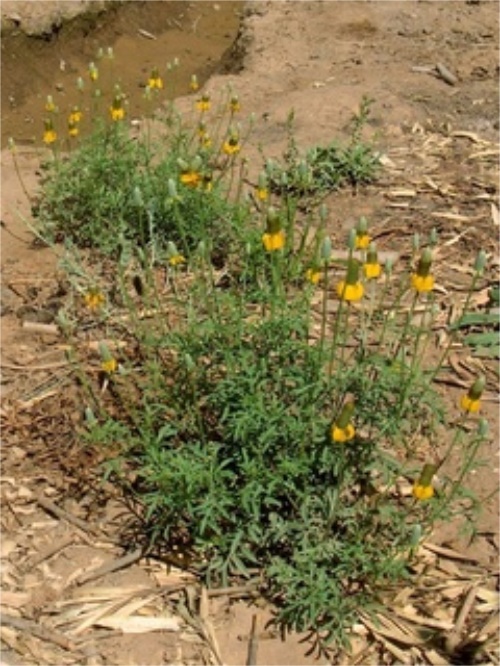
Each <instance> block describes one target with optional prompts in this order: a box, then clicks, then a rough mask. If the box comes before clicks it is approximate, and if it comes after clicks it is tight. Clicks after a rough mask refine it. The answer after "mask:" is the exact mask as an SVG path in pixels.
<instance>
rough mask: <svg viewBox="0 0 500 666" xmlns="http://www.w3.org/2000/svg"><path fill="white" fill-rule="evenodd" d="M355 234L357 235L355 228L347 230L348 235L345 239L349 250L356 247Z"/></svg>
mask: <svg viewBox="0 0 500 666" xmlns="http://www.w3.org/2000/svg"><path fill="white" fill-rule="evenodd" d="M356 236H357V232H356V229H351V231H350V232H349V237H348V239H347V247H348V248H349V249H350V250H355V249H356Z"/></svg>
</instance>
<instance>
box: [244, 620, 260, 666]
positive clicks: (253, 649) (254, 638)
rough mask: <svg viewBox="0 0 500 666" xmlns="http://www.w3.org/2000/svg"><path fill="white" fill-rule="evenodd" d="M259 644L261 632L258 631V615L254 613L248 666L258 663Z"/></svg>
mask: <svg viewBox="0 0 500 666" xmlns="http://www.w3.org/2000/svg"><path fill="white" fill-rule="evenodd" d="M258 646H259V634H258V632H257V615H252V627H251V629H250V637H249V639H248V652H247V661H246V666H255V664H256V663H257V648H258Z"/></svg>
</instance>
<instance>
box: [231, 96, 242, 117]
mask: <svg viewBox="0 0 500 666" xmlns="http://www.w3.org/2000/svg"><path fill="white" fill-rule="evenodd" d="M240 109H241V106H240V101H239V99H238V97H237V95H234V96H233V97H231V100H230V102H229V110H230V111H231V113H237V112H238V111H239V110H240Z"/></svg>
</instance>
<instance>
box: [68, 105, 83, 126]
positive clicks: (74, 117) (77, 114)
mask: <svg viewBox="0 0 500 666" xmlns="http://www.w3.org/2000/svg"><path fill="white" fill-rule="evenodd" d="M82 118H83V113H82V112H81V111H80V109H79V108H78V107H77V106H75V107H74V109H73V111H72V112H71V113H70V114H69V119H68V122H69V123H70V124H76V123H79V122H80V120H81V119H82Z"/></svg>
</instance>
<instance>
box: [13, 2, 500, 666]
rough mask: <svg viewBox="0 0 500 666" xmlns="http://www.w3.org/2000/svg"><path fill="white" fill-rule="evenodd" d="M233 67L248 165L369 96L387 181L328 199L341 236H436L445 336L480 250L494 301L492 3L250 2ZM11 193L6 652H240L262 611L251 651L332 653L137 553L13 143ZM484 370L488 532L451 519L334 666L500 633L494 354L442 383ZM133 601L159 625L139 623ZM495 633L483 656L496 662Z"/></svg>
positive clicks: (41, 660)
mask: <svg viewBox="0 0 500 666" xmlns="http://www.w3.org/2000/svg"><path fill="white" fill-rule="evenodd" d="M5 4H7V3H5ZM14 4H17V3H14ZM19 4H20V5H21V4H28V5H29V4H30V3H19ZM33 4H37V3H33ZM52 4H57V3H52ZM131 29H132V28H131ZM232 60H233V61H234V63H241V64H242V69H239V68H238V69H239V71H237V72H233V73H231V72H229V73H226V74H220V75H217V76H214V77H212V78H211V79H210V81H209V82H208V84H207V88H208V89H209V90H214V91H216V90H218V89H220V88H221V87H222V86H225V85H227V84H228V83H231V84H232V85H233V86H234V88H235V89H236V90H237V91H238V94H239V96H240V100H241V103H242V107H243V109H244V112H245V113H255V114H256V117H257V123H256V130H255V132H254V134H253V136H252V139H251V141H250V144H249V145H248V146H247V148H246V150H247V156H248V157H249V159H250V161H251V162H252V160H253V161H254V163H256V162H255V161H256V160H257V159H258V160H260V157H259V152H258V149H259V147H260V146H262V147H264V150H265V154H266V155H268V156H278V155H280V154H281V152H282V150H283V148H284V147H285V145H286V119H287V116H288V114H289V112H290V110H291V109H293V110H294V113H295V131H296V140H297V143H298V145H299V146H304V147H307V146H311V145H313V144H315V143H323V144H325V143H328V142H330V141H331V140H332V139H334V138H338V137H340V138H341V137H345V136H346V128H347V125H348V122H349V120H350V118H351V116H352V114H353V113H354V112H355V111H356V110H357V108H358V105H359V102H360V100H361V98H362V97H363V96H368V97H369V98H371V99H372V100H373V104H372V114H371V119H370V122H369V126H368V134H369V136H370V137H371V138H372V139H374V140H375V141H376V142H377V145H378V149H379V150H380V151H381V153H382V155H383V164H384V169H383V172H382V174H381V177H380V178H379V181H378V182H377V183H376V184H374V185H371V186H368V187H365V188H360V189H358V190H357V191H342V192H340V193H337V194H334V195H332V196H331V197H330V198H329V200H328V201H327V203H328V205H329V210H330V211H331V213H330V223H331V233H332V238H333V239H334V240H335V241H342V239H343V238H344V237H345V230H346V229H347V228H349V227H351V226H352V225H353V223H355V222H356V220H357V219H358V218H359V216H360V215H365V216H366V217H367V218H368V220H369V221H370V229H371V231H372V234H373V236H374V237H375V238H376V240H377V242H378V244H379V248H381V249H385V250H395V251H397V252H398V253H399V254H400V256H401V257H404V255H405V252H407V251H408V248H409V245H410V243H411V238H412V236H413V234H414V233H415V232H417V231H418V232H420V233H428V232H429V231H430V230H431V229H432V228H436V229H437V231H438V232H439V237H440V250H439V255H438V260H437V261H436V266H437V289H436V291H437V294H438V301H439V305H440V321H441V324H442V328H443V329H444V326H445V324H446V322H447V321H448V319H449V317H450V315H451V314H452V313H453V312H455V310H456V308H457V307H459V305H460V303H461V302H463V298H464V293H465V286H464V285H465V284H466V282H467V281H468V279H469V277H470V275H469V273H470V271H469V269H468V268H467V267H468V266H470V265H471V264H472V262H473V260H474V257H475V255H476V253H477V251H478V250H479V249H483V250H484V251H485V252H486V253H487V255H488V258H489V265H488V270H487V271H486V274H485V276H484V278H483V279H482V280H481V281H480V283H479V284H478V289H477V291H476V293H475V294H474V297H473V301H472V304H473V307H474V308H476V309H480V308H481V307H484V304H485V302H486V300H487V297H486V293H487V290H488V288H489V287H490V286H491V285H492V284H493V283H495V282H496V280H497V277H498V267H499V253H498V231H499V215H498V198H497V197H498V74H499V71H498V3H497V2H485V1H482V0H479V1H478V0H475V1H473V0H471V1H469V2H420V1H419V2H413V1H408V2H350V1H347V2H258V3H248V6H247V8H246V10H245V16H244V19H243V23H242V28H241V31H240V35H239V38H238V41H237V43H236V44H235V46H234V51H233V55H232ZM179 104H180V106H181V107H182V106H183V105H184V106H185V107H186V108H187V106H188V105H190V104H191V101H190V100H187V99H184V100H180V101H179ZM18 160H19V169H20V170H21V173H22V176H23V182H24V183H25V187H26V188H27V190H28V192H29V193H32V192H34V191H35V190H36V183H37V158H36V155H35V153H34V152H33V150H31V149H30V150H21V151H20V152H19V155H18ZM2 186H3V195H2V271H3V284H2V370H3V381H2V394H3V406H2V417H3V421H4V425H3V429H4V434H3V471H2V477H1V491H2V500H3V513H2V529H3V541H2V549H1V558H2V587H3V595H2V611H3V622H4V626H3V628H2V634H1V638H2V642H3V645H4V648H5V652H4V657H3V659H4V661H5V663H11V664H15V663H17V664H21V663H22V664H89V665H91V664H116V665H121V664H145V665H146V664H147V665H150V664H162V663H179V664H181V663H192V664H201V663H210V662H211V663H225V664H243V663H246V662H247V658H248V654H249V639H250V634H251V627H252V619H253V617H254V616H255V617H256V618H257V627H256V629H255V632H254V634H255V636H254V637H255V641H254V645H256V646H257V653H256V657H255V656H253V657H251V658H250V661H249V662H248V663H254V664H308V663H328V661H327V659H326V658H322V659H320V660H319V662H318V661H314V659H313V657H312V656H306V654H305V653H306V651H307V649H308V647H309V645H308V644H307V643H304V642H300V639H301V638H303V637H297V636H289V637H288V638H287V640H286V641H282V640H281V639H280V637H279V636H276V635H275V634H273V633H272V631H271V630H269V629H266V627H265V622H266V620H267V619H268V618H269V617H270V615H271V610H270V609H269V608H267V607H265V605H262V604H256V605H255V604H254V605H251V604H250V603H249V600H248V598H246V597H245V591H244V590H243V591H242V590H237V589H236V590H233V591H231V592H228V593H220V594H211V595H206V594H204V593H203V594H201V595H200V594H199V590H198V588H197V587H196V585H195V582H194V581H192V580H190V578H189V576H188V575H184V574H182V572H181V571H180V570H179V569H176V568H175V567H174V568H168V567H167V565H166V564H165V563H164V562H158V561H152V560H147V559H138V558H137V557H136V559H135V560H134V556H135V554H134V552H133V551H132V552H130V551H127V550H126V549H124V548H123V546H124V544H123V539H122V538H120V536H119V535H120V527H121V525H123V522H124V521H125V520H126V515H127V509H126V507H125V506H123V505H122V504H120V502H119V499H118V498H116V497H113V494H112V492H111V494H109V493H108V491H110V489H108V488H106V487H104V488H102V487H101V486H100V485H99V483H98V481H96V479H95V478H94V477H93V475H92V465H93V464H94V463H95V462H96V461H95V460H94V459H92V458H86V456H85V453H84V452H82V450H81V448H79V447H78V443H77V437H75V436H74V435H75V432H77V428H78V422H79V419H80V416H81V415H80V412H79V411H78V408H77V407H75V405H74V402H72V400H71V395H70V392H69V390H68V389H67V387H68V385H69V384H68V377H67V374H66V365H65V359H64V349H63V345H62V342H61V340H60V339H59V337H58V335H57V333H55V334H53V333H50V332H40V330H39V329H37V324H50V323H51V322H52V321H53V317H54V313H55V312H56V310H57V307H58V303H59V302H60V298H61V295H60V294H59V292H58V284H59V281H58V280H59V276H58V271H57V268H56V266H57V261H56V258H55V257H54V254H53V252H52V251H50V250H48V249H46V248H41V247H34V246H33V244H32V243H31V235H30V232H29V230H28V229H27V228H26V227H25V225H24V222H23V220H28V221H29V219H30V210H29V205H28V201H27V199H26V196H25V193H24V192H23V190H22V188H21V186H20V183H19V179H18V174H17V173H16V172H15V169H14V168H13V162H12V156H11V155H10V154H9V153H8V152H6V151H3V152H2ZM436 334H437V337H439V335H438V334H439V330H437V331H436ZM478 371H481V372H484V373H485V375H486V377H487V379H488V384H487V389H486V393H485V400H484V411H483V415H484V416H485V417H486V418H488V420H489V421H490V425H491V432H492V437H491V441H490V443H489V444H487V445H485V447H484V450H483V451H482V452H481V453H482V457H483V458H485V459H486V460H487V466H485V467H484V468H482V469H481V470H480V471H479V472H477V473H476V475H475V476H474V477H473V478H472V479H471V484H472V486H473V487H474V488H475V489H476V490H477V491H479V492H480V493H482V495H481V496H482V497H484V498H485V500H484V506H483V509H484V510H483V514H482V516H481V518H480V519H479V523H478V534H477V537H476V539H475V540H473V541H472V542H469V541H465V540H464V539H463V538H462V537H460V535H459V534H458V531H457V528H456V526H455V525H449V526H446V525H445V526H442V527H441V529H440V530H439V533H437V534H436V535H435V536H434V538H433V539H432V544H430V545H429V547H428V548H425V549H423V550H422V557H421V564H420V565H418V566H419V567H420V568H418V567H417V571H416V573H418V574H420V575H419V576H417V578H416V579H415V581H414V582H413V583H412V588H411V589H409V588H406V589H402V590H401V591H400V593H398V594H397V595H396V596H395V597H394V598H391V599H390V600H388V612H389V611H390V613H392V615H391V617H390V618H389V619H386V620H385V622H386V624H383V625H382V626H380V627H378V628H377V627H374V626H368V625H367V624H362V623H360V624H359V625H358V626H357V633H356V635H355V640H354V645H353V651H354V654H353V656H348V655H336V656H334V657H333V658H332V662H331V663H335V664H342V663H358V664H365V663H366V664H377V663H412V664H420V663H431V664H447V663H464V664H465V663H472V659H473V657H472V656H471V655H472V652H471V650H469V651H467V648H470V647H471V644H472V643H473V642H474V641H478V640H479V642H481V641H482V640H483V638H484V637H485V636H490V635H493V636H494V635H495V634H496V631H497V625H496V621H497V615H496V613H497V606H496V603H497V596H496V589H497V583H498V546H499V541H498V501H497V496H496V495H495V494H494V493H495V491H496V490H497V488H498V466H499V458H498V448H497V441H498V394H497V386H498V366H497V363H496V360H494V359H493V360H491V359H484V358H481V357H478V356H477V355H474V354H472V353H471V351H470V350H469V349H468V348H467V347H465V346H464V345H460V344H459V345H457V346H456V347H455V348H454V349H453V366H452V367H451V368H450V371H449V373H448V375H447V381H446V383H442V384H441V388H442V391H443V393H444V394H445V395H446V396H447V398H449V400H450V403H451V402H453V401H455V400H456V399H457V396H458V395H459V394H460V391H461V390H463V388H462V387H464V386H467V385H468V384H469V382H470V380H471V378H472V377H473V376H475V374H476V373H477V372H478ZM124 555H125V556H127V557H128V558H129V559H128V560H127V559H125V560H123V559H121V558H123V557H124ZM100 567H103V569H101V568H100ZM179 589H182V590H188V592H187V593H185V592H182V593H181V592H179ZM176 594H177V597H175V595H176ZM169 595H174V596H173V597H171V596H169ZM179 595H181V596H182V595H184V596H183V597H182V598H184V599H185V601H186V609H187V610H186V612H185V614H184V616H183V617H181V618H180V620H179V616H178V615H174V616H173V619H172V620H171V621H172V623H173V624H174V625H176V623H178V622H179V621H181V622H182V628H181V630H178V631H166V630H165V628H164V627H165V623H166V622H167V619H168V618H166V617H165V609H168V608H170V609H171V608H172V606H171V605H170V606H169V603H170V602H169V600H171V599H172V598H180V597H179ZM412 595H413V596H412ZM140 608H147V609H149V610H148V611H147V617H148V618H149V620H150V622H151V624H152V623H153V620H154V619H155V618H156V620H155V621H157V622H158V623H159V625H158V626H159V627H160V628H161V627H163V630H158V631H154V632H153V631H149V632H147V633H129V631H131V630H132V629H133V628H132V627H131V620H130V617H131V616H133V615H134V614H135V612H136V611H137V610H139V609H140ZM460 610H462V611H463V612H462V613H461V614H460V612H459V611H460ZM127 618H128V620H127ZM128 621H130V623H129V624H127V622H128ZM162 623H163V624H162ZM421 626H426V627H432V628H433V629H434V630H435V631H436V640H435V641H434V642H433V643H432V644H430V645H422V644H421V643H420V642H419V640H420V639H419V636H418V629H419V628H420V627H421ZM120 629H122V630H124V632H125V633H123V634H122V633H121V631H120ZM135 629H136V630H137V627H136V628H135ZM454 632H455V633H454ZM446 637H448V638H449V639H450V637H452V638H453V640H451V641H449V642H448V643H446V641H445V638H446ZM457 645H458V648H457ZM487 645H488V646H490V647H487V648H486V649H485V650H484V651H483V653H482V656H481V658H480V659H481V661H480V663H498V653H496V652H495V650H494V646H491V645H490V643H488V644H487ZM459 648H460V649H462V651H460V649H459ZM478 663H479V662H478Z"/></svg>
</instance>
